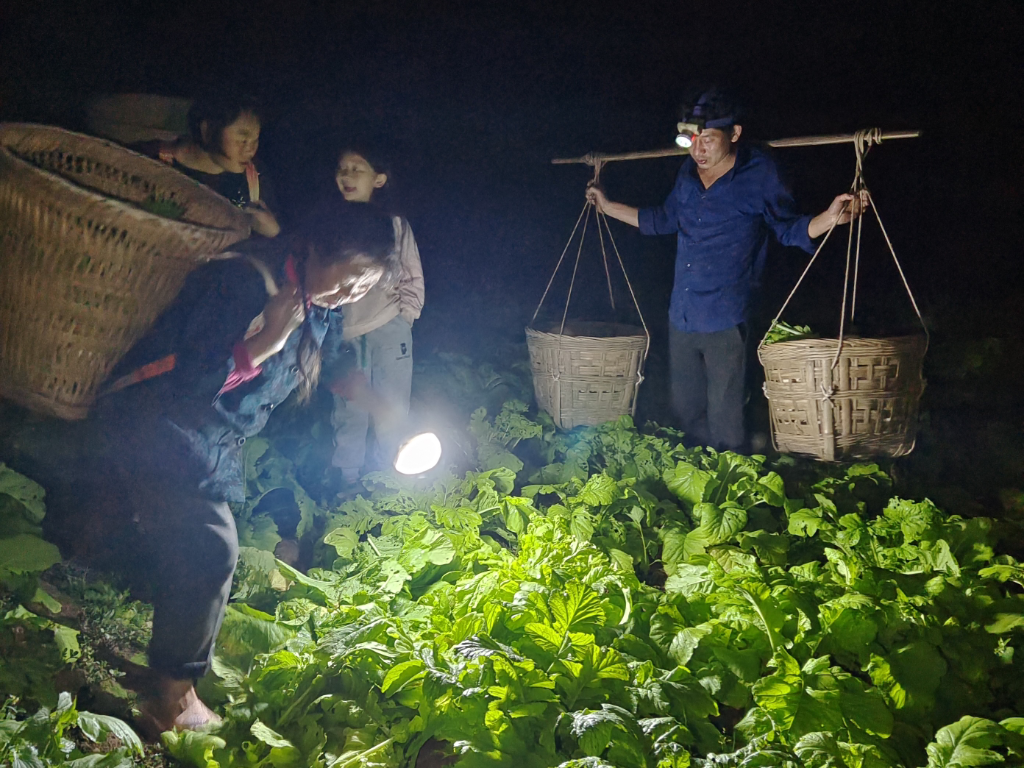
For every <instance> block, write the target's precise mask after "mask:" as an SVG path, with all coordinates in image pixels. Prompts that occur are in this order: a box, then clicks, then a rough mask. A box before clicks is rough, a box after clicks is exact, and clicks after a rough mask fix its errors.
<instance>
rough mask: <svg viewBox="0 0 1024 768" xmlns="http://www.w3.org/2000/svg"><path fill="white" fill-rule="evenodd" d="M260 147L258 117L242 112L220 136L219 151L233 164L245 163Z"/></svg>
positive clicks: (249, 160)
mask: <svg viewBox="0 0 1024 768" xmlns="http://www.w3.org/2000/svg"><path fill="white" fill-rule="evenodd" d="M259 147H260V119H259V118H258V117H256V115H254V114H253V113H252V112H243V113H242V114H240V115H239V116H238V118H237V119H236V120H235V122H233V123H231V125H229V126H227V127H226V128H225V129H224V132H223V133H221V136H220V153H221V154H222V155H223V156H224V157H226V158H227V159H228V160H230V161H231V162H232V163H233V164H235V165H239V166H242V165H245V164H246V163H249V162H252V159H253V158H254V157H256V150H257V149H259Z"/></svg>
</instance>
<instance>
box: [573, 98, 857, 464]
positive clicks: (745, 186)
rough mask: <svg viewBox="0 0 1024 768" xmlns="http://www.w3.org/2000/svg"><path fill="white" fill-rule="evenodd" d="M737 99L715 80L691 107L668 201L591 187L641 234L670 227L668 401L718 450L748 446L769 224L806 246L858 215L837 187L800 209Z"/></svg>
mask: <svg viewBox="0 0 1024 768" xmlns="http://www.w3.org/2000/svg"><path fill="white" fill-rule="evenodd" d="M742 123H743V118H742V113H741V110H740V105H739V104H738V103H737V102H736V101H735V100H734V99H733V98H732V97H731V96H730V95H729V94H728V93H726V92H724V91H722V90H720V89H711V90H709V91H707V92H705V93H704V94H703V95H702V96H701V97H700V98H699V99H698V100H697V103H696V104H695V105H693V106H692V107H690V108H689V109H688V110H687V113H686V114H685V115H684V120H683V122H681V123H680V124H679V133H680V138H679V140H678V142H679V143H680V144H681V145H682V146H686V142H689V146H690V156H689V157H688V158H687V159H686V160H685V161H684V162H683V165H682V167H681V168H680V169H679V174H678V176H677V177H676V183H675V186H674V187H673V189H672V191H671V192H670V193H669V195H668V197H667V198H666V200H665V202H664V203H662V204H661V205H659V206H655V207H653V208H640V209H637V208H633V207H631V206H628V205H625V204H623V203H616V202H613V201H611V200H609V199H608V198H607V197H606V196H605V194H604V191H603V190H602V189H601V188H600V187H597V186H591V187H589V188H588V189H587V197H588V199H589V200H590V201H591V202H593V203H594V205H596V206H597V208H598V210H600V211H601V212H603V213H605V214H606V215H608V216H611V217H612V218H614V219H618V220H619V221H622V222H625V223H626V224H629V225H631V226H634V227H639V229H640V231H641V232H642V233H643V234H645V235H668V234H674V235H676V266H675V281H674V284H673V287H672V299H671V302H670V304H669V361H670V376H671V395H672V409H673V411H674V413H675V416H676V418H677V419H678V420H679V426H680V428H681V429H682V430H683V431H684V432H685V433H686V435H687V438H688V440H689V442H691V443H693V444H697V445H707V446H710V447H712V448H715V449H717V450H730V451H738V450H741V449H742V448H743V447H744V442H745V434H744V427H743V403H744V399H745V398H744V376H745V366H746V341H747V339H746V323H747V319H748V318H747V315H748V312H749V308H750V303H751V297H752V295H753V292H754V291H755V290H756V289H757V288H758V283H759V280H760V276H761V272H762V270H763V268H764V261H765V256H766V254H767V249H768V235H769V232H774V233H775V237H776V238H777V239H778V240H779V242H780V243H782V244H783V245H791V246H796V247H798V248H802V249H804V250H805V251H807V252H808V253H813V252H814V249H815V244H814V239H815V238H818V237H820V236H822V235H824V234H825V233H826V232H828V231H829V229H831V228H832V227H833V226H835V225H838V224H846V223H848V222H849V221H850V220H851V218H853V217H855V216H857V215H859V214H860V211H861V210H862V209H863V206H861V205H859V204H858V205H856V206H854V205H851V204H852V203H853V195H850V194H843V195H839V196H837V197H836V198H835V200H833V201H832V204H831V205H830V206H829V207H828V209H827V210H825V211H823V212H822V213H819V214H818V215H817V216H814V217H811V216H800V215H798V214H797V212H796V209H795V205H794V202H793V198H792V196H791V195H790V194H789V192H788V191H787V190H786V188H785V187H784V186H783V184H782V182H781V180H780V179H779V173H778V169H777V168H776V166H775V163H774V161H773V160H772V159H771V158H770V157H769V156H768V155H766V154H765V153H764V152H762V151H761V150H759V149H757V148H756V147H750V146H748V145H746V144H745V143H742V142H740V137H741V135H742V133H743V125H742Z"/></svg>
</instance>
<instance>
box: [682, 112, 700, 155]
mask: <svg viewBox="0 0 1024 768" xmlns="http://www.w3.org/2000/svg"><path fill="white" fill-rule="evenodd" d="M689 119H690V120H691V121H692V122H679V123H677V124H676V131H677V133H676V145H677V146H680V147H682V148H683V149H689V148H690V147H692V146H693V140H694V138H696V136H697V134H698V133H700V132H701V131H703V130H704V121H703V120H699V119H697V118H693V117H691V118H689Z"/></svg>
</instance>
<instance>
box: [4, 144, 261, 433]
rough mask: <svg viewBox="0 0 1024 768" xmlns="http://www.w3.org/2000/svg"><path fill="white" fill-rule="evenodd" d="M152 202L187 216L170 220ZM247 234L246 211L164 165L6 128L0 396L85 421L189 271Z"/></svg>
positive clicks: (113, 148) (110, 147)
mask: <svg viewBox="0 0 1024 768" xmlns="http://www.w3.org/2000/svg"><path fill="white" fill-rule="evenodd" d="M146 201H154V202H157V203H173V204H176V205H177V206H179V207H180V209H182V210H183V214H182V216H181V218H180V219H177V220H174V219H170V218H164V217H162V216H159V215H156V214H154V213H150V212H148V211H146V210H144V209H143V208H142V207H140V204H144V203H145V202H146ZM248 235H249V226H248V223H247V220H246V217H245V216H244V214H242V212H241V211H239V210H238V209H236V208H235V207H233V206H232V205H231V204H230V203H229V202H228V201H227V200H225V199H224V198H222V197H221V196H220V195H217V194H216V193H214V192H213V191H211V190H209V189H207V188H206V187H204V186H202V185H199V184H197V183H196V182H194V181H192V180H191V179H189V178H188V177H186V176H184V175H182V174H180V173H178V172H177V171H175V170H172V169H171V168H169V167H167V166H166V165H164V164H163V163H160V162H157V161H155V160H151V159H149V158H147V157H143V156H142V155H139V154H136V153H134V152H130V151H128V150H126V149H124V148H122V147H119V146H117V145H116V144H112V143H110V142H107V141H102V140H100V139H95V138H92V137H89V136H83V135H81V134H77V133H71V132H69V131H64V130H61V129H59V128H53V127H49V126H42V125H28V124H0V396H3V397H7V398H9V399H11V400H14V401H15V402H17V403H20V404H21V405H24V406H26V407H27V408H31V409H33V410H36V411H40V412H42V413H47V414H51V415H54V416H59V417H61V418H66V419H78V418H83V417H84V416H85V415H86V413H87V411H88V409H89V406H90V405H91V404H92V402H93V400H94V399H95V397H96V394H97V392H98V390H99V387H100V385H101V384H102V383H103V380H104V379H105V378H106V377H107V375H108V374H109V373H110V371H111V369H112V368H113V367H114V365H115V364H116V363H117V362H118V360H120V359H121V357H122V356H123V355H124V353H125V352H127V351H128V349H129V348H131V346H132V345H133V344H134V343H135V342H136V341H137V340H138V339H139V338H140V337H141V336H142V335H143V334H144V333H145V332H146V331H147V330H148V329H149V327H150V326H151V325H152V323H153V321H154V320H155V319H156V318H157V316H159V315H160V313H161V312H163V310H164V309H165V308H166V307H167V306H168V305H169V304H170V303H171V301H173V300H174V298H175V296H176V295H177V294H178V291H179V290H180V289H181V286H182V284H183V283H184V280H185V277H186V276H187V275H188V273H189V271H191V270H192V269H193V268H194V267H195V266H197V265H198V264H200V263H201V262H202V261H204V260H205V259H207V258H208V257H209V256H211V255H212V254H215V253H218V252H220V251H222V250H224V249H225V248H227V247H228V246H230V245H231V244H232V243H235V242H237V241H239V240H242V239H244V238H246V237H248Z"/></svg>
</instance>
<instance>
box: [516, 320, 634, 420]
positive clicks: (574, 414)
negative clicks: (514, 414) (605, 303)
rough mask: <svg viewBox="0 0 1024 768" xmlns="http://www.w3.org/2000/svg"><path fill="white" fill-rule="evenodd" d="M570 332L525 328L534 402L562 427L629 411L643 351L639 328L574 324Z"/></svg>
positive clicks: (632, 401) (624, 413) (630, 410)
mask: <svg viewBox="0 0 1024 768" xmlns="http://www.w3.org/2000/svg"><path fill="white" fill-rule="evenodd" d="M574 333H575V334H576V335H564V334H563V335H559V334H558V333H549V332H545V331H538V330H536V329H534V328H527V329H526V345H527V347H528V348H529V351H530V366H531V368H532V370H533V389H534V394H535V395H536V398H537V404H538V405H539V406H540V407H541V408H542V409H543V410H545V411H547V413H548V414H550V415H551V418H552V419H554V421H555V424H557V425H558V426H559V427H561V428H563V429H572V428H573V427H580V426H594V425H597V424H603V423H605V422H606V421H612V420H613V419H617V418H619V417H620V416H625V415H632V414H633V412H634V410H635V408H636V393H637V388H638V387H639V385H640V381H641V378H642V377H641V375H640V371H641V370H642V369H643V362H644V356H645V353H646V349H647V338H646V336H644V334H643V330H642V329H640V328H635V327H633V326H627V325H614V324H612V323H575V324H574ZM587 333H592V334H594V335H586V334H587ZM612 334H614V335H612Z"/></svg>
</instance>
